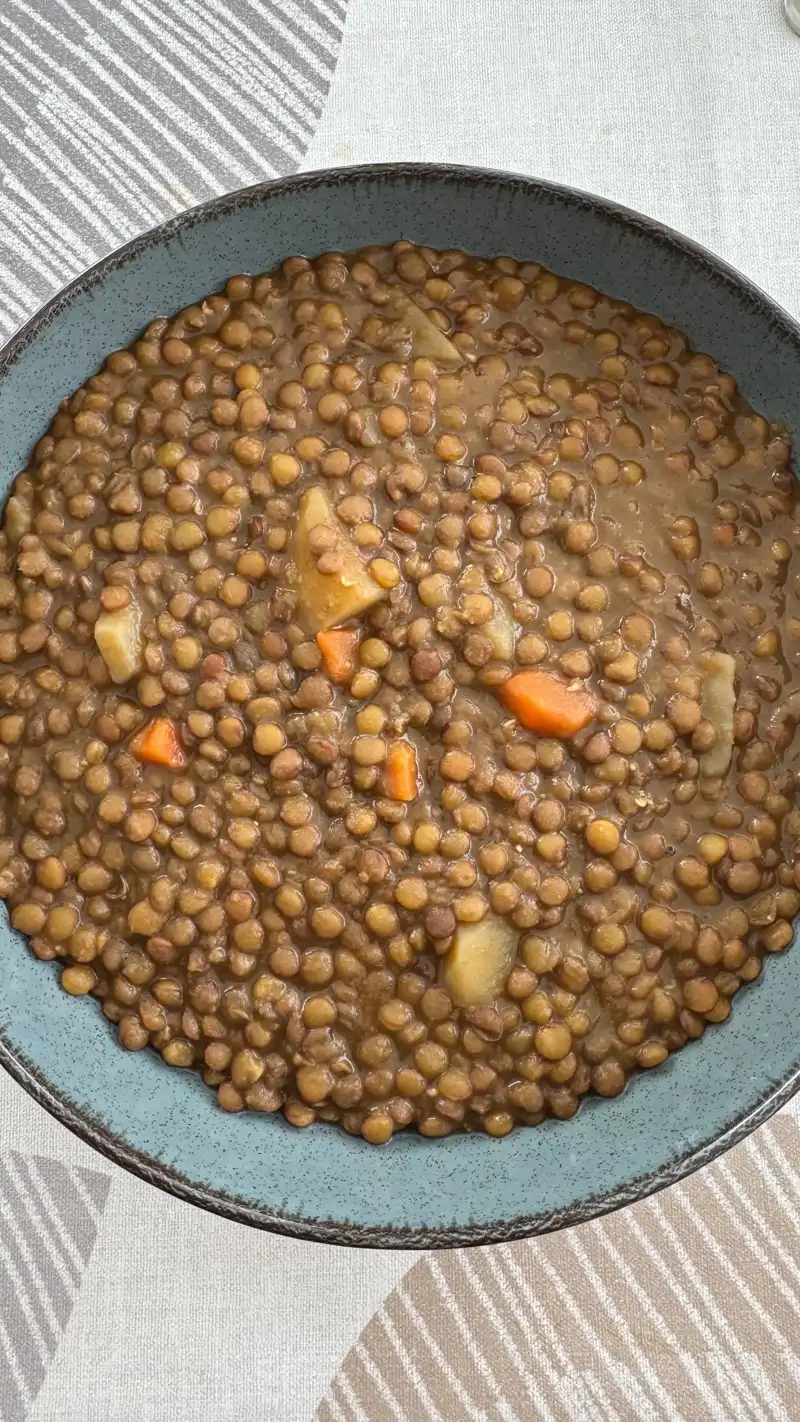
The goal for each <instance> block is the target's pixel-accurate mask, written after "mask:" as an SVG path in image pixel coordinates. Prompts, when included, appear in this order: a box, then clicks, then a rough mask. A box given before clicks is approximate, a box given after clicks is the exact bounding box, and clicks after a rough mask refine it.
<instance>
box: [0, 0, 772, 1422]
mask: <svg viewBox="0 0 800 1422" xmlns="http://www.w3.org/2000/svg"><path fill="white" fill-rule="evenodd" d="M799 99H800V39H797V38H796V37H794V36H792V35H791V33H790V32H789V30H788V29H787V28H786V27H785V26H784V24H783V22H782V19H781V12H780V3H779V0H748V3H747V4H743V3H735V0H672V3H671V4H668V3H666V0H639V3H638V4H634V3H633V0H425V3H421V0H349V3H348V0H173V3H171V4H169V3H167V0H0V184H1V187H0V335H4V334H9V333H10V332H11V331H12V330H13V329H14V327H15V326H16V325H17V324H18V323H19V322H20V321H21V320H23V319H24V317H25V316H27V315H28V314H29V313H30V312H31V311H33V310H35V308H36V307H37V306H38V305H39V304H40V303H41V302H42V301H43V300H44V299H45V298H46V297H47V296H49V295H50V294H51V293H52V292H53V291H55V290H56V289H57V288H58V287H60V286H61V285H62V284H63V283H64V282H65V281H66V280H67V279H68V278H69V277H71V276H73V275H74V274H75V273H76V272H78V271H80V270H81V269H82V268H83V267H85V266H87V265H88V264H89V263H90V262H91V261H92V260H94V259H95V258H96V257H98V256H100V255H101V254H103V253H104V252H106V251H108V250H109V249H111V248H113V247H116V246H117V245H118V244H119V243H121V242H123V241H124V240H125V239H127V238H128V237H130V236H132V235H133V234H134V233H136V232H138V231H140V230H142V229H143V228H146V227H149V226H152V225H153V224H154V223H155V222H157V221H159V220H160V219H161V218H163V217H165V216H167V215H169V214H171V213H174V212H177V211H179V210H180V209H181V208H182V207H185V206H187V205H188V204H191V203H194V202H197V201H199V200H201V199H203V198H205V197H208V196H209V195H211V194H213V193H217V192H222V191H224V190H226V189H230V188H234V187H238V186H240V185H241V184H244V183H248V182H253V181H255V180H257V179H260V178H263V177H265V176H270V175H277V174H281V173H288V172H291V171H293V170H295V169H297V168H315V167H322V166H325V165H328V164H341V163H356V162H367V161H371V160H376V161H379V160H390V159H403V158H405V159H418V160H442V161H454V162H467V163H476V164H484V165H487V166H494V167H504V168H510V169H516V170H518V171H521V172H529V173H534V174H536V175H538V176H540V177H546V178H554V179H561V180H564V181H567V182H570V183H574V184H576V185H577V186H579V187H583V188H587V189H589V190H593V191H595V192H600V193H604V194H606V195H608V196H609V197H612V198H616V199H618V200H619V201H621V202H623V203H627V204H628V205H630V206H631V207H634V208H639V209H641V210H643V211H645V212H649V213H651V214H652V215H653V216H655V217H658V218H661V219H662V220H663V221H665V222H667V223H669V224H671V225H672V226H674V227H676V228H679V229H680V230H682V231H684V232H686V233H688V234H690V235H691V236H693V237H696V238H698V239H699V240H700V241H701V242H705V243H707V244H708V245H709V246H710V247H712V248H713V249H714V250H716V251H717V252H719V253H720V254H721V255H722V256H724V257H727V258H728V259H729V260H730V261H731V262H733V263H734V264H735V265H736V266H738V267H740V268H741V269H743V270H744V271H746V272H747V273H748V274H749V275H750V276H752V277H753V278H754V279H755V280H756V281H757V282H759V283H760V284H761V285H762V286H764V287H765V288H766V289H767V290H768V291H770V292H771V293H772V294H773V295H774V296H776V297H777V298H778V300H780V301H781V302H783V304H784V305H785V306H787V307H788V308H789V309H790V310H793V311H794V312H795V313H796V314H798V315H800V263H798V261H797V255H796V253H797V238H796V232H797V214H798V211H800V166H799V165H798V155H799V154H800V102H798V100H799ZM799 1212H800V1128H799V1127H798V1115H797V1110H796V1108H794V1107H789V1108H787V1110H785V1111H784V1112H783V1113H782V1114H781V1115H780V1116H779V1117H778V1118H776V1119H775V1120H774V1121H773V1122H771V1123H770V1124H769V1125H767V1126H766V1127H764V1128H763V1129H762V1130H761V1131H759V1132H758V1133H757V1135H756V1136H754V1137H752V1138H751V1139H750V1140H749V1141H747V1142H746V1143H745V1144H744V1145H742V1146H740V1147H738V1149H736V1150H734V1151H733V1152H731V1153H730V1154H729V1155H728V1156H726V1157H725V1158H724V1159H723V1160H721V1161H718V1162H717V1163H716V1164H714V1165H712V1166H710V1167H709V1168H708V1169H706V1170H704V1171H702V1172H701V1173H700V1174H699V1175H696V1176H694V1177H693V1178H692V1179H690V1180H688V1181H685V1182H684V1183H682V1184H680V1185H678V1186H676V1187H674V1188H673V1189H671V1190H669V1191H668V1192H666V1193H664V1194H662V1195H660V1196H657V1197H656V1198H654V1199H652V1200H649V1201H646V1202H645V1203H643V1204H641V1205H638V1206H636V1207H633V1208H631V1209H628V1210H625V1211H623V1212H622V1213H620V1214H617V1215H615V1216H612V1217H610V1218H608V1219H605V1220H601V1221H598V1222H596V1223H594V1224H590V1225H587V1226H584V1227H583V1228H580V1229H576V1230H572V1231H570V1232H567V1233H564V1234H560V1235H555V1236H550V1237H549V1238H547V1239H543V1240H538V1241H531V1242H528V1243H523V1244H516V1245H511V1246H503V1247H496V1248H491V1249H485V1250H476V1251H472V1252H464V1253H457V1254H435V1255H429V1256H423V1257H420V1256H417V1255H413V1256H412V1255H411V1254H403V1253H394V1254H377V1253H368V1252H360V1251H351V1250H340V1249H332V1248H326V1247H324V1246H320V1245H311V1244H301V1243H295V1242H293V1241H290V1240H286V1239H281V1238H278V1237H271V1236H267V1235H261V1234H257V1233H255V1232H252V1231H249V1230H246V1229H244V1228H241V1227H238V1226H236V1225H233V1224H229V1223H227V1222H226V1221H224V1220H220V1219H216V1218H214V1217H211V1216H207V1215H204V1214H201V1213H200V1212H199V1211H195V1210H192V1209H191V1208H190V1207H189V1206H186V1205H182V1204H179V1203H178V1202H176V1201H173V1200H172V1199H170V1198H169V1197H167V1196H164V1195H162V1194H160V1193H158V1192H157V1191H155V1190H152V1189H150V1188H149V1187H147V1186H146V1185H144V1184H141V1183H139V1182H138V1181H136V1180H133V1179H132V1178H130V1177H128V1176H126V1175H125V1174H124V1173H123V1172H122V1171H120V1170H117V1169H115V1168H114V1167H112V1166H110V1165H109V1164H108V1162H107V1161H105V1160H104V1159H102V1158H100V1157H98V1156H95V1155H94V1154H93V1153H91V1152H90V1151H89V1150H88V1149H87V1148H86V1147H84V1146H83V1145H82V1144H81V1143H80V1142H79V1141H77V1140H75V1139H74V1138H73V1137H72V1136H70V1135H69V1134H68V1133H67V1131H65V1130H64V1129H63V1128H62V1127H60V1126H58V1125H57V1124H56V1123H55V1122H53V1121H52V1120H51V1119H50V1118H49V1117H47V1116H46V1115H45V1114H44V1112H43V1111H41V1110H39V1109H38V1108H37V1107H36V1106H34V1105H33V1103H32V1102H30V1101H29V1100H28V1098H27V1097H26V1096H25V1095H24V1094H23V1093H22V1091H21V1090H20V1089H19V1088H18V1087H17V1086H16V1085H14V1084H13V1083H12V1082H11V1081H10V1080H6V1079H3V1080H0V1419H1V1422H22V1419H23V1418H27V1419H29V1422H312V1419H314V1422H539V1419H542V1422H584V1419H585V1422H655V1419H673V1422H694V1420H695V1419H698V1422H700V1419H703V1422H705V1419H707V1418H713V1419H718V1422H739V1419H741V1422H751V1420H752V1422H796V1419H797V1418H798V1417H800V1401H799V1400H798V1398H799V1397H800V1386H799V1385H800V1341H798V1329H797V1316H798V1305H800V1249H799V1248H798V1220H799V1219H800V1213H799Z"/></svg>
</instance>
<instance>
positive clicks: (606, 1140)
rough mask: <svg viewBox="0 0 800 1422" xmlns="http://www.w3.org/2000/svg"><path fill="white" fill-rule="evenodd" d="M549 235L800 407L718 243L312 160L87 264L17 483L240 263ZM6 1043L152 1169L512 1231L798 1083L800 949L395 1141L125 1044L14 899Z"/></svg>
mask: <svg viewBox="0 0 800 1422" xmlns="http://www.w3.org/2000/svg"><path fill="white" fill-rule="evenodd" d="M401 235H402V236H405V237H409V238H413V239H415V240H417V241H420V242H424V243H427V244H429V245H431V246H437V247H463V248H466V249H467V250H469V251H471V252H473V253H478V254H484V255H488V256H493V255H498V254H500V253H508V254H511V255H513V256H516V257H520V258H532V259H535V260H538V261H541V262H544V263H545V264H546V265H548V266H550V267H552V268H553V269H554V270H555V271H557V272H559V273H563V274H566V275H568V276H570V277H573V278H575V279H577V280H581V281H585V282H588V283H590V284H591V285H593V286H596V287H598V288H600V289H601V290H602V291H605V292H610V293H612V294H614V295H616V296H618V297H622V298H625V299H627V300H629V301H631V302H632V303H633V304H635V305H636V306H639V307H641V308H642V309H644V310H647V311H652V312H655V313H656V314H658V315H659V316H661V317H662V318H664V319H665V320H668V321H671V322H675V323H676V324H677V325H679V326H680V327H682V328H683V329H684V330H685V331H686V332H687V333H688V334H689V336H690V338H691V340H692V343H693V344H694V346H695V348H696V349H699V350H705V351H708V352H709V353H710V354H712V355H713V356H714V357H715V358H716V359H717V360H718V361H719V362H720V364H721V365H722V366H723V367H724V368H725V369H726V370H729V371H731V372H732V373H733V374H734V375H735V376H736V377H737V379H738V380H739V382H740V384H741V387H742V389H743V390H744V392H745V394H746V395H747V397H748V399H749V400H750V401H751V402H752V403H753V404H754V405H755V406H756V408H757V409H759V410H762V411H763V412H764V413H766V414H767V415H769V416H770V417H771V418H773V419H776V420H779V421H781V422H783V423H785V424H786V425H787V426H788V427H789V428H790V429H794V428H798V427H800V332H799V331H798V329H797V328H796V327H795V326H794V325H793V323H792V322H791V321H790V320H789V318H788V317H785V316H784V315H783V314H782V313H781V312H779V311H778V310H777V309H776V308H775V307H774V306H772V305H771V303H770V302H769V301H768V300H767V299H766V298H765V297H764V296H762V294H761V293H759V292H758V291H756V290H755V289H754V288H752V287H750V286H749V285H748V283H746V282H745V281H743V280H742V279H741V278H739V277H737V276H736V275H735V274H734V273H732V272H730V271H729V270H728V269H727V268H725V267H724V266H723V265H722V264H721V263H718V262H716V261H715V260H714V259H713V258H710V257H709V256H707V254H704V253H702V252H701V251H699V250H698V249H696V248H694V247H692V246H691V244H689V243H688V242H685V241H683V239H680V238H677V237H674V236H673V235H672V234H667V233H664V232H663V231H662V229H660V228H658V227H656V226H655V225H654V224H651V223H648V222H647V221H645V220H644V219H641V218H638V217H636V216H634V215H632V214H626V213H622V212H620V211H619V210H617V209H614V208H613V207H612V206H610V205H609V204H606V203H603V202H601V201H599V200H596V199H593V198H588V197H585V196H583V195H580V194H574V193H570V192H569V191H567V190H562V189H558V188H555V187H552V186H549V185H547V184H540V183H536V182H532V181H527V180H524V179H514V178H509V177H504V176H501V175H496V174H477V173H471V172H469V171H468V170H453V169H450V170H446V169H420V168H390V169H389V168H387V169H368V170H351V171H349V172H348V171H344V172H341V173H338V174H311V175H307V176H305V177H303V178H299V179H292V180H288V181H285V182H281V183H278V184H272V185H267V186H264V187H259V188H255V189H250V190H248V191H247V192H245V193H244V194H240V195H238V196H235V197H232V198H225V199H220V200H218V201H217V202H215V203H212V204H209V205H207V207H205V208H203V209H198V210H197V211H196V212H195V213H191V214H188V215H187V216H185V217H184V218H179V219H176V220H174V221H173V222H171V223H169V224H167V226H166V227H164V228H162V229H159V231H158V232H157V233H155V234H149V235H148V236H146V237H143V238H141V239H138V240H137V241H136V242H134V243H132V244H131V245H130V246H129V247H128V248H126V249H124V250H123V252H121V253H120V254H117V255H116V256H115V257H113V258H111V259H109V260H108V261H107V262H106V263H102V264H101V265H100V267H99V268H96V269H95V270H94V271H93V272H90V273H88V274H87V276H85V277H83V278H81V279H80V280H79V281H78V282H77V283H75V284H74V285H73V286H72V287H71V288H69V289H68V290H67V292H66V293H65V294H64V295H62V296H61V297H60V298H58V299H56V301H55V302H53V303H51V306H50V307H48V308H47V309H46V310H45V312H44V313H42V314H41V315H40V316H39V317H37V318H34V321H33V322H31V323H30V325H29V327H27V328H25V329H24V330H23V331H22V332H21V333H20V334H19V335H18V336H17V337H16V338H15V340H14V341H12V343H11V345H10V346H9V347H8V348H7V352H6V354H5V356H4V357H3V358H2V359H0V431H2V436H1V437H0V492H2V494H3V496H4V495H5V493H6V492H7V490H8V487H9V484H10V482H11V480H12V478H13V477H14V475H15V474H16V473H17V472H18V470H20V469H21V468H23V467H24V465H25V461H26V458H27V456H28V452H29V450H30V448H31V446H32V445H33V443H34V442H35V441H36V440H37V439H38V438H39V437H40V436H41V435H42V434H43V432H44V430H45V428H46V425H47V423H48V421H49V419H50V417H51V416H52V414H53V411H54V410H55V408H56V406H57V404H58V402H59V400H60V399H61V398H63V396H65V395H67V394H69V393H70V392H71V391H72V390H73V389H75V387H76V386H78V385H79V384H80V383H81V382H82V381H83V380H84V379H85V378H86V377H87V376H89V375H90V374H92V372H93V371H95V370H96V369H97V368H98V366H99V365H100V364H101V363H102V360H103V358H104V356H105V354H106V353H107V352H108V351H110V350H112V349H114V348H116V347H119V346H124V345H126V344H127V343H128V342H129V341H130V340H131V339H132V338H133V337H134V336H135V335H136V334H137V332H138V331H139V330H140V329H141V327H142V326H143V325H144V324H145V323H146V322H147V321H148V320H149V319H150V318H151V317H153V316H155V315H160V314H168V313H170V312H172V311H174V310H177V309H179V308H180V307H182V306H185V305H188V304H189V303H191V302H193V301H194V300H196V299H197V298H200V297H202V296H203V295H205V294H206V293H207V292H209V291H213V290H214V289H216V288H218V287H219V286H221V285H222V284H223V283H224V281H225V280H226V278H227V277H228V276H230V275H232V274H234V273H236V272H241V271H253V272H258V271H263V270H269V268H271V267H272V266H274V265H275V264H276V263H277V262H278V261H280V260H281V259H282V258H283V257H285V256H287V255H290V254H292V253H296V252H305V253H308V254H309V255H315V254H318V253H320V252H323V251H325V250H329V249H335V248H338V249H348V248H355V247H358V246H361V245H366V244H369V243H380V242H390V241H393V240H395V239H396V238H397V237H398V236H401ZM0 951H1V952H2V955H3V971H2V973H1V974H0V1060H1V1061H2V1062H3V1063H4V1064H5V1065H6V1066H7V1067H8V1068H9V1070H11V1071H12V1072H13V1073H14V1074H15V1075H16V1076H17V1078H18V1079H19V1080H20V1081H22V1083H23V1085H25V1086H26V1087H27V1088H28V1089H29V1090H31V1091H32V1092H33V1093H34V1094H35V1095H37V1096H38V1098H39V1099H40V1100H42V1102H43V1104H45V1105H46V1106H47V1107H48V1108H49V1109H51V1110H53V1111H54V1112H55V1114H57V1115H58V1116H59V1117H60V1118H61V1119H62V1120H64V1121H65V1122H66V1124H68V1125H69V1126H70V1127H71V1128H73V1129H77V1130H79V1131H80V1133H81V1134H82V1135H84V1137H85V1138H87V1139H88V1140H89V1141H90V1142H91V1143H92V1144H94V1145H96V1146H98V1147H99V1148H100V1149H101V1150H104V1151H106V1152H107V1153H108V1154H110V1155H111V1156H112V1157H113V1158H114V1159H116V1160H118V1161H119V1163H121V1164H124V1165H126V1166H128V1167H130V1168H132V1169H134V1170H136V1171H138V1172H139V1173H141V1174H143V1175H145V1176H146V1177H147V1178H149V1179H151V1180H153V1182H154V1183H156V1184H160V1185H162V1186H165V1187H166V1188H169V1189H172V1190H174V1191H176V1192H177V1193H179V1194H181V1195H183V1196H184V1197H186V1198H189V1199H192V1200H194V1201H195V1202H196V1203H199V1204H203V1205H206V1206H208V1207H210V1208H213V1209H218V1210H221V1211H222V1212H223V1213H226V1214H230V1215H233V1216H234V1217H236V1218H240V1219H244V1220H246V1221H248V1222H250V1223H254V1224H262V1225H265V1226H267V1227H271V1228H276V1229H281V1230H285V1231H287V1232H290V1233H296V1234H303V1235H308V1236H310V1237H313V1238H317V1239H326V1240H332V1241H337V1242H342V1243H351V1244H359V1243H365V1244H385V1245H403V1246H406V1247H410V1246H425V1247H430V1246H434V1245H450V1244H462V1243H470V1242H473V1243H474V1242H485V1241H487V1240H491V1239H501V1238H513V1237H515V1236H520V1235H524V1234H528V1233H532V1232H535V1231H537V1230H543V1229H547V1228H552V1227H554V1226H556V1225H559V1224H562V1223H569V1222H574V1221H577V1220H580V1219H586V1218H589V1217H590V1216H592V1215H593V1214H597V1213H599V1212H601V1211H602V1210H604V1209H609V1208H613V1207H615V1206H616V1205H620V1204H625V1203H627V1202H628V1201H629V1200H631V1199H634V1198H636V1197H637V1196H639V1195H641V1194H644V1193H646V1192H647V1191H649V1190H651V1189H654V1188H657V1187H658V1186H659V1185H661V1184H667V1183H669V1182H670V1181H671V1180H673V1179H677V1178H679V1177H680V1175H682V1174H684V1173H686V1172H687V1171H688V1170H690V1169H692V1168H694V1167H695V1166H696V1165H698V1164H701V1163H702V1162H703V1161H704V1160H705V1159H707V1158H709V1157H710V1156H711V1155H712V1154H714V1153H715V1151H716V1150H717V1149H721V1148H723V1147H724V1145H726V1144H730V1143H731V1141H732V1140H734V1139H735V1138H736V1137H737V1136H738V1135H740V1134H744V1132H745V1131H746V1130H747V1129H749V1128H751V1127H752V1125H754V1124H757V1122H758V1121H759V1120H760V1119H763V1118H765V1117H766V1116H767V1115H768V1114H769V1113H770V1112H771V1111H772V1110H774V1109H775V1107H776V1106H777V1105H779V1104H780V1103H781V1101H783V1100H785V1099H787V1098H788V1096H789V1095H790V1094H791V1092H792V1090H793V1089H794V1087H795V1085H796V1081H795V1078H796V1077H797V1075H798V1072H800V1045H798V1041H797V1034H796V1031H795V1026H794V1016H795V1007H794V1005H795V1003H796V1002H797V1001H798V995H799V994H800V953H797V952H792V951H789V952H788V953H784V954H781V955H779V956H778V957H776V958H775V960H774V961H770V962H768V963H767V965H766V969H765V973H764V976H763V978H762V979H761V981H760V982H759V983H758V984H756V985H755V986H754V987H751V988H748V989H746V990H745V991H744V992H743V993H742V994H741V997H740V998H739V999H737V1003H736V1009H735V1011H734V1014H733V1017H732V1018H731V1020H730V1021H729V1022H728V1023H726V1024H725V1026H724V1029H723V1030H721V1031H720V1030H711V1031H709V1032H708V1033H707V1034H706V1036H705V1038H704V1040H703V1041H702V1043H700V1044H699V1045H698V1046H693V1047H690V1048H688V1049H687V1050H685V1051H683V1052H681V1053H679V1054H678V1055H677V1056H676V1057H675V1058H672V1059H670V1061H669V1062H668V1063H667V1065H666V1066H664V1067H661V1068H659V1070H658V1071H655V1072H653V1073H651V1074H649V1075H644V1076H640V1077H639V1078H638V1079H636V1080H635V1081H634V1082H633V1083H632V1084H631V1085H630V1086H629V1087H628V1089H627V1090H626V1091H625V1092H624V1094H623V1095H622V1096H620V1097H618V1098H616V1099H615V1100H613V1101H597V1100H590V1101H587V1102H586V1103H585V1104H584V1105H583V1107H582V1109H581V1110H580V1112H579V1114H578V1115H577V1117H576V1118H575V1119H574V1120H572V1121H571V1122H569V1123H567V1124H564V1123H559V1122H555V1121H550V1122H547V1123H546V1124H544V1125H543V1126H540V1127H538V1128H537V1129H535V1130H520V1131H516V1132H514V1133H513V1134H512V1135H511V1136H509V1137H507V1138H506V1139H505V1140H503V1141H502V1142H496V1141H491V1140H489V1139H488V1138H487V1137H483V1136H480V1137H479V1136H474V1137H466V1136H460V1137H454V1138H450V1139H447V1140H443V1141H438V1142H431V1141H425V1140H423V1139H421V1138H419V1137H417V1136H414V1135H410V1134H403V1135H400V1136H398V1137H396V1138H395V1139H394V1140H393V1141H392V1143H391V1145H390V1146H389V1147H387V1148H386V1149H383V1150H375V1149H373V1148H370V1147H367V1146H365V1145H363V1143H362V1142H361V1141H360V1140H354V1139H352V1138H351V1137H349V1136H347V1135H345V1134H344V1132H342V1131H339V1130H338V1129H333V1128H328V1127H315V1128H314V1129H312V1130H310V1131H296V1130H294V1129H292V1128H291V1127H290V1126H288V1125H287V1124H286V1123H285V1122H284V1120H283V1119H282V1118H275V1117H262V1116H258V1115H255V1114H251V1113H245V1114H243V1115H241V1116H230V1115H226V1114H225V1113H224V1112H222V1111H219V1110H217V1109H216V1107H215V1103H214V1099H213V1096H212V1095H211V1093H210V1092H209V1091H208V1089H207V1088H206V1087H204V1086H203V1084H202V1083H201V1082H200V1080H199V1078H198V1077H196V1076H194V1075H193V1074H190V1073H184V1072H177V1071H174V1070H170V1069H169V1068H167V1067H165V1066H164V1065H163V1063H162V1062H161V1061H160V1059H159V1058H158V1057H157V1056H156V1055H155V1054H154V1053H150V1052H144V1053H141V1054H130V1053H126V1052H124V1051H121V1050H120V1048H119V1047H118V1046H117V1044H116V1041H115V1038H114V1036H113V1034H112V1031H111V1029H110V1027H109V1025H108V1023H107V1022H106V1020H105V1019H104V1018H103V1017H102V1016H101V1014H100V1013H99V1011H98V1009H97V1006H96V1004H94V1003H92V1002H87V1001H82V1002H76V1001H74V1000H73V999H70V998H68V997H67V996H66V995H65V994H64V993H62V992H61V990H60V988H59V987H58V980H57V973H56V971H55V969H54V967H53V966H52V965H45V964H43V963H40V962H38V961H37V960H36V959H34V958H33V956H32V955H31V954H30V953H29V952H28V950H27V948H26V947H25V944H24V941H23V940H22V938H21V937H20V935H18V934H16V933H14V932H12V931H11V930H10V928H9V926H8V920H7V916H6V914H5V913H3V915H2V925H1V926H0Z"/></svg>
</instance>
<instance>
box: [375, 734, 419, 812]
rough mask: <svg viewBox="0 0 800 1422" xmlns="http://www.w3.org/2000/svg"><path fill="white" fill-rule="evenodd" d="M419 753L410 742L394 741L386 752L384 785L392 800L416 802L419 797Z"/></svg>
mask: <svg viewBox="0 0 800 1422" xmlns="http://www.w3.org/2000/svg"><path fill="white" fill-rule="evenodd" d="M418 773H419V772H418V769H417V752H416V751H415V749H414V747H413V746H412V744H411V742H410V741H392V742H391V743H390V745H389V749H388V751H387V752H386V764H385V768H384V772H383V783H384V787H385V789H386V794H387V795H388V797H389V799H390V800H414V799H416V795H417V788H418V787H417V776H418Z"/></svg>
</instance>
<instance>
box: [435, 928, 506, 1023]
mask: <svg viewBox="0 0 800 1422" xmlns="http://www.w3.org/2000/svg"><path fill="white" fill-rule="evenodd" d="M518 938H519V934H518V933H517V931H516V929H514V928H512V926H511V924H510V923H506V922H505V920H504V919H502V918H494V917H489V918H485V919H483V921H482V922H481V923H460V924H459V926H458V928H457V929H456V931H455V935H454V938H453V943H452V947H451V948H450V950H449V952H448V954H447V957H446V958H445V961H444V973H443V977H444V985H445V987H446V988H447V990H448V992H449V993H450V996H451V997H452V999H453V1002H455V1003H456V1005H457V1006H458V1007H475V1006H477V1005H478V1004H479V1003H483V1002H492V1001H493V999H494V998H496V997H497V995H498V993H500V992H501V991H502V987H503V983H504V982H505V980H506V974H507V973H508V970H509V968H510V967H511V964H512V962H513V960H514V954H515V952H516V948H517V940H518Z"/></svg>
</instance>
